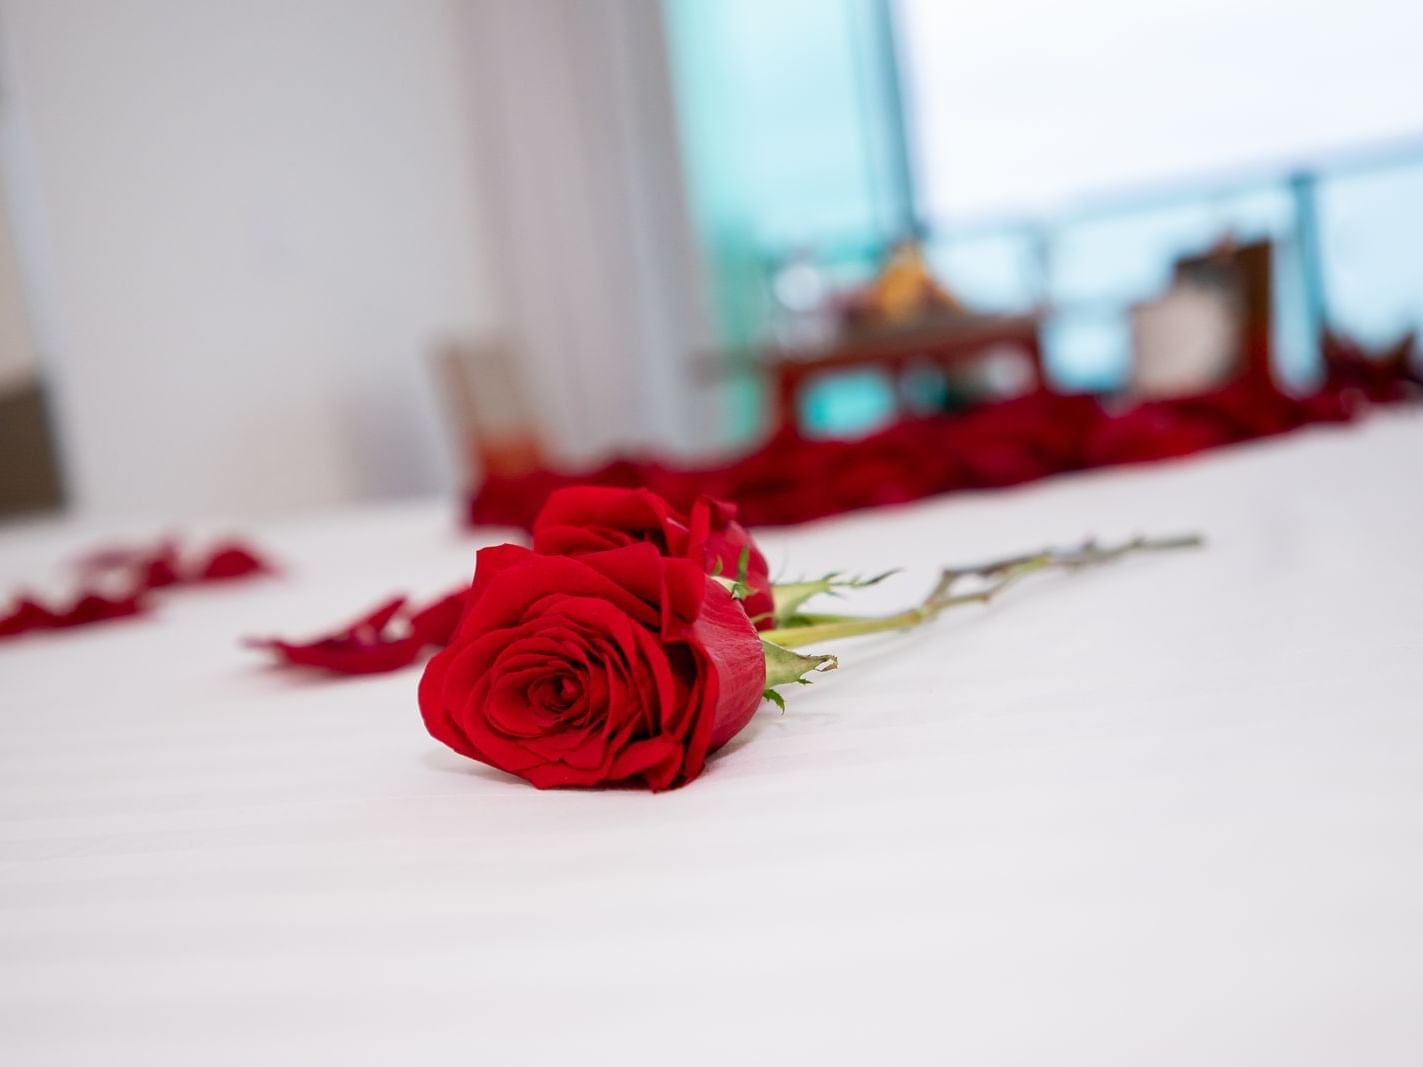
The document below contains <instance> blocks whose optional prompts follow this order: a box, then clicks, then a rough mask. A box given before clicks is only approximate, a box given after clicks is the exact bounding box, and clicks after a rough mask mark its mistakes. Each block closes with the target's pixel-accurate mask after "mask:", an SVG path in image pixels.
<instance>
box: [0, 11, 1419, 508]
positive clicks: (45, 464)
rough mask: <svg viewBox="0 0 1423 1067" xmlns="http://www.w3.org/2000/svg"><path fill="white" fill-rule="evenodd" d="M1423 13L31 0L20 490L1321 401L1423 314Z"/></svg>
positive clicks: (15, 297) (438, 485)
mask: <svg viewBox="0 0 1423 1067" xmlns="http://www.w3.org/2000/svg"><path fill="white" fill-rule="evenodd" d="M1420 31H1423V14H1420V13H1419V10H1416V9H1415V7H1410V6H1407V5H1401V4H1398V3H1396V2H1393V0H1358V2H1357V3H1353V4H1349V5H1341V4H1306V5H1299V4H1293V3H1285V2H1282V0H1249V2H1246V3H1234V2H1231V3H1228V2H1227V0H1207V2H1205V3H1199V2H1198V3H1193V4H1190V5H1187V4H1184V3H1176V2H1171V3H1159V4H1149V5H1140V4H1133V3H1129V2H1128V0H1083V2H1082V3H1077V4H1072V5H1057V4H1052V3H1049V2H1047V0H1015V2H1013V3H1008V4H999V5H986V6H985V5H962V4H955V3H948V2H943V0H715V2H711V0H367V2H363V3H361V4H349V3H345V2H342V0H281V2H279V0H244V2H237V0H0V192H3V201H4V203H5V205H6V208H7V210H8V214H9V219H10V223H11V225H10V229H11V230H12V231H13V242H11V243H13V248H14V258H15V261H16V263H17V264H18V271H17V273H16V272H15V271H9V272H8V273H7V272H6V271H7V270H8V268H4V267H3V265H0V283H3V284H4V286H5V292H4V294H0V295H3V299H0V311H3V315H4V322H3V323H0V328H2V329H3V333H0V342H3V344H4V345H5V351H4V352H3V353H0V376H3V378H0V385H4V387H5V388H6V389H7V390H8V391H7V392H5V394H4V397H5V399H4V405H5V406H4V407H3V425H0V443H3V445H4V451H3V453H0V485H4V486H7V487H8V486H10V485H12V484H14V485H21V486H28V487H29V488H26V489H21V490H19V491H18V495H15V494H14V493H11V492H10V490H9V489H8V488H7V489H6V490H4V492H5V493H6V499H7V500H9V499H13V500H15V501H17V502H18V503H17V505H15V506H24V507H44V506H53V505H54V504H55V503H56V502H57V501H58V500H59V495H58V486H59V484H60V481H59V477H58V474H57V471H59V470H61V469H62V471H63V475H64V477H63V485H64V488H65V491H66V496H65V498H66V501H67V503H68V504H70V505H71V506H73V507H75V508H78V509H82V510H86V511H98V512H115V511H140V512H149V513H156V514H161V515H163V516H165V517H182V516H184V515H187V514H198V513H210V512H214V511H217V512H223V513H243V512H254V511H282V510H292V509H304V508H315V507H321V506H326V505H330V504H334V503H338V502H341V501H347V500H352V499H359V498H366V497H373V496H407V495H417V494H428V493H431V492H443V493H451V494H452V493H453V492H455V491H456V490H457V489H459V488H461V487H463V486H464V485H466V484H467V483H468V482H469V481H470V480H471V479H477V478H478V477H481V476H482V474H483V473H488V471H489V470H490V469H493V468H501V467H502V468H507V469H508V470H512V469H513V468H515V467H518V466H521V465H529V464H551V465H562V466H570V465H571V466H578V465H588V464H595V463H597V462H599V461H600V460H601V459H602V458H604V457H606V456H608V455H610V454H615V453H628V452H638V453H642V454H649V455H655V456H657V457H660V458H664V459H665V460H666V461H667V462H669V463H676V462H678V461H680V460H685V459H688V458H691V457H701V456H705V455H706V454H709V453H716V454H725V453H726V452H728V451H733V450H736V449H742V448H746V447H749V446H750V445H752V444H754V443H756V442H757V441H759V440H761V439H763V438H764V437H765V436H766V435H767V434H768V433H770V432H772V430H773V429H774V428H775V427H776V426H778V425H786V424H794V425H796V426H798V427H800V428H801V429H802V430H803V431H804V432H806V433H808V434H811V435H819V436H853V435H856V434H861V433H865V432H868V431H870V430H873V429H875V428H877V427H882V426H884V425H886V424H888V423H890V422H892V421H894V420H896V419H899V418H903V417H906V416H911V417H923V416H926V415H933V414H936V413H939V412H946V411H955V410H958V409H960V408H962V407H964V406H965V405H971V404H974V403H978V402H980V401H982V400H984V399H993V398H1000V397H1005V396H1011V395H1014V394H1016V393H1019V392H1022V391H1024V390H1029V389H1033V388H1040V387H1045V388H1051V389H1055V390H1063V391H1075V390H1090V391H1095V392H1106V393H1118V392H1123V393H1132V394H1137V395H1147V396H1160V395H1178V394H1180V393H1182V392H1190V391H1193V390H1197V389H1201V388H1207V387H1209V386H1211V385H1213V384H1219V383H1220V382H1221V381H1223V380H1225V379H1227V378H1230V377H1232V376H1235V375H1238V374H1242V373H1253V374H1262V375H1268V376H1269V377H1271V378H1273V379H1274V380H1277V381H1279V382H1281V383H1282V384H1284V385H1285V386H1286V387H1288V388H1293V389H1305V388H1308V387H1309V386H1310V384H1311V383H1312V382H1313V381H1315V380H1316V379H1317V378H1318V377H1319V375H1320V374H1321V355H1320V343H1321V338H1322V337H1324V336H1325V333H1326V331H1327V330H1333V331H1335V332H1336V333H1338V334H1341V335H1343V336H1344V337H1347V338H1350V339H1352V340H1353V341H1355V342H1357V343H1359V344H1361V345H1363V346H1365V347H1366V348H1378V349H1385V348H1388V347H1389V346H1390V345H1394V344H1396V343H1397V342H1398V340H1399V338H1401V337H1404V336H1405V335H1406V334H1407V333H1408V332H1409V331H1410V330H1411V329H1416V328H1417V327H1418V326H1419V324H1420V323H1423V283H1420V281H1419V279H1423V207H1420V205H1423V69H1420V67H1419V65H1418V64H1417V63H1416V61H1415V57H1414V56H1413V51H1414V49H1415V48H1416V42H1417V40H1419V38H1420ZM1227 246H1228V247H1229V248H1230V249H1234V250H1236V251H1231V252H1228V253H1227V252H1225V251H1223V250H1224V249H1226V248H1227ZM1245 250H1253V251H1250V252H1248V253H1247V252H1246V251H1245ZM1242 255H1244V256H1248V257H1253V258H1251V259H1250V262H1249V263H1248V264H1247V263H1245V262H1244V261H1243V260H1242V259H1240V257H1241V256H1242ZM1232 256H1234V257H1235V259H1233V260H1232V259H1231V258H1230V257H1232ZM448 338H459V339H460V341H459V342H458V345H457V346H456V348H457V350H458V352H459V353H462V355H451V352H453V351H455V349H451V348H449V347H448V341H447V340H446V339H448ZM441 352H443V353H444V355H443V356H441V355H438V353H441ZM481 353H482V354H483V355H481ZM492 353H502V354H501V355H499V356H498V358H495V359H492V358H487V357H489V356H490V354H492ZM432 359H434V360H435V366H436V373H431V360H432ZM15 367H23V368H26V369H25V370H23V371H22V372H16V371H14V370H13V368H15ZM12 381H13V382H19V383H21V384H20V385H19V386H12V385H10V384H5V383H10V382H12ZM16 388H18V390H19V393H18V394H17V395H18V396H19V398H20V406H19V407H11V406H10V403H11V393H12V392H15V389H16ZM27 390H28V391H27ZM501 396H502V397H509V398H517V399H509V400H508V401H507V403H506V402H505V401H498V402H496V403H494V404H493V405H492V407H491V408H490V410H489V411H487V412H481V410H480V409H479V408H478V406H477V405H478V402H479V398H481V397H483V398H486V399H487V398H489V397H501ZM515 409H517V412H518V415H517V418H516V419H512V421H513V422H517V423H518V424H519V429H518V430H517V431H513V430H510V431H509V432H508V433H505V432H504V431H503V430H500V431H499V432H497V433H495V434H494V436H493V438H491V437H490V436H489V435H488V434H487V433H484V432H483V431H481V430H480V429H479V427H480V426H481V425H483V426H485V427H488V426H492V425H496V424H497V421H491V415H493V416H494V417H495V418H496V420H497V418H510V417H511V413H512V412H513V411H514V410H515ZM442 410H443V411H444V412H446V413H454V414H455V420H456V425H457V426H461V427H463V429H461V430H458V431H457V434H456V440H457V445H456V447H455V448H450V447H449V444H448V442H449V436H448V434H447V432H446V429H445V428H444V427H443V426H442V424H441V422H442ZM46 412H49V413H51V414H52V418H51V417H48V416H47V415H46ZM461 412H462V413H463V414H460V413H461ZM496 439H498V440H496ZM50 440H52V441H53V442H54V444H55V446H56V449H55V451H54V453H51V452H50V451H49V450H48V449H47V447H46V443H47V442H48V441H50ZM11 441H26V442H30V443H28V444H16V445H11V444H10V442H11ZM500 441H502V443H500ZM491 442H492V443H491ZM26 494H31V495H28V496H27V495H26ZM7 506H8V505H7Z"/></svg>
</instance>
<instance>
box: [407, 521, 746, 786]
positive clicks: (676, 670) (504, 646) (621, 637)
mask: <svg viewBox="0 0 1423 1067" xmlns="http://www.w3.org/2000/svg"><path fill="white" fill-rule="evenodd" d="M765 683H766V665H765V658H764V655H763V653H762V649H761V641H760V638H759V637H758V636H757V634H756V630H755V628H754V627H753V626H752V625H751V622H750V620H749V619H748V618H747V615H746V612H745V611H744V610H743V608H742V606H741V604H740V602H738V601H737V600H735V599H734V598H733V597H732V596H731V594H730V593H728V592H727V590H726V589H725V587H724V586H723V585H721V584H720V583H719V582H717V581H715V580H714V579H712V578H711V577H709V576H708V575H707V574H706V573H705V572H704V571H703V569H702V567H701V566H700V565H699V564H697V563H693V562H692V561H690V560H687V559H677V558H669V557H667V556H664V555H662V554H661V553H660V552H659V551H658V547H657V546H656V545H653V544H649V543H639V544H632V545H626V546H624V547H620V548H614V549H611V550H608V551H602V552H591V553H588V554H585V555H581V556H577V557H571V556H553V555H542V554H539V553H536V552H531V551H529V550H528V549H524V548H520V547H517V546H514V545H500V546H498V547H495V548H486V549H482V550H481V551H480V552H479V554H478V558H477V562H476V569H475V577H474V585H473V587H472V588H471V590H470V594H469V606H468V608H467V609H466V612H465V615H464V618H463V620H462V621H461V623H460V626H459V629H458V631H457V632H456V633H455V635H454V639H453V640H452V642H451V643H450V645H449V646H448V647H447V648H445V649H444V650H442V651H441V652H439V653H438V654H437V655H436V656H435V657H434V658H433V659H431V660H430V662H429V664H428V665H427V666H426V668H425V674H424V676H423V677H422V678H421V679H420V711H421V714H422V715H423V716H424V719H425V725H426V727H427V728H428V729H429V731H430V733H431V735H432V736H434V737H435V738H436V739H437V740H439V741H442V742H444V743H445V744H446V745H448V746H449V747H450V748H452V749H454V750H455V751H456V752H459V753H461V754H463V755H465V756H469V757H470V758H472V759H476V760H480V761H481V762H484V763H488V764H490V765H491V766H494V767H497V768H499V769H500V770H504V771H508V772H509V773H511V774H516V775H518V776H519V777H521V778H524V779H526V780H528V781H529V782H531V783H533V784H534V785H536V786H538V787H539V788H541V789H542V788H549V787H553V786H592V785H603V784H612V783H630V784H642V785H646V786H647V787H649V788H651V789H654V790H661V789H669V788H672V787H675V786H679V785H683V784H685V783H686V782H689V781H691V780H692V779H693V778H695V777H696V776H697V775H698V774H700V773H701V771H702V768H703V766H704V765H705V763H706V758H707V755H708V754H709V753H711V752H713V751H714V750H716V749H717V748H718V747H720V746H721V745H724V744H725V743H726V742H727V741H729V740H731V738H732V737H734V736H735V735H736V734H737V733H738V732H739V731H740V730H741V729H742V728H743V727H744V726H745V725H746V724H747V723H748V722H750V721H751V717H752V716H753V715H754V714H755V712H756V708H757V706H758V705H759V703H760V701H761V694H762V692H763V691H764V689H765Z"/></svg>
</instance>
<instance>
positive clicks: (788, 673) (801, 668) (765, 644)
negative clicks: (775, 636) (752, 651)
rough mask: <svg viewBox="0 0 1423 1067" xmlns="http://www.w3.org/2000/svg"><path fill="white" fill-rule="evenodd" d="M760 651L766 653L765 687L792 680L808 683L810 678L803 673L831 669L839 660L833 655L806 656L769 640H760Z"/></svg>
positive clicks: (802, 683)
mask: <svg viewBox="0 0 1423 1067" xmlns="http://www.w3.org/2000/svg"><path fill="white" fill-rule="evenodd" d="M761 651H762V652H764V653H765V655H766V688H767V689H774V688H775V687H776V686H778V685H790V684H791V683H792V682H796V683H799V684H801V685H809V684H810V679H808V678H806V677H805V675H807V674H815V673H820V672H822V671H833V670H834V669H835V668H836V667H838V666H839V665H840V661H839V660H838V659H836V658H835V657H834V656H806V655H802V654H801V653H799V652H792V651H791V650H790V649H788V648H782V647H781V646H780V645H776V644H772V643H771V642H770V641H764V640H763V641H762V642H761Z"/></svg>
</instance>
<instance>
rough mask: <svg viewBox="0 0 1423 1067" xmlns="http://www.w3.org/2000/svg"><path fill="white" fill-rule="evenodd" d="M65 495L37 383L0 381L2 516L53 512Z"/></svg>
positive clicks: (41, 391) (0, 507)
mask: <svg viewBox="0 0 1423 1067" xmlns="http://www.w3.org/2000/svg"><path fill="white" fill-rule="evenodd" d="M63 499H64V498H63V491H62V487H61V484H60V479H59V464H58V463H57V461H56V458H55V454H54V442H53V439H52V438H51V436H50V426H49V418H48V412H47V411H46V407H45V401H44V391H43V389H42V388H41V386H40V383H39V381H38V380H36V379H34V378H29V379H27V380H25V381H22V382H19V383H14V384H11V385H8V386H7V385H4V384H0V515H20V514H24V513H26V512H34V511H53V510H55V509H57V508H58V507H59V506H60V505H61V504H62V503H63Z"/></svg>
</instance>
